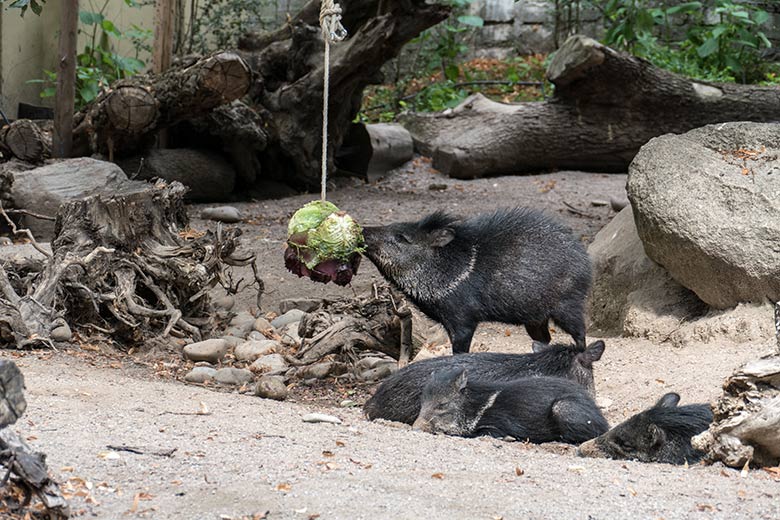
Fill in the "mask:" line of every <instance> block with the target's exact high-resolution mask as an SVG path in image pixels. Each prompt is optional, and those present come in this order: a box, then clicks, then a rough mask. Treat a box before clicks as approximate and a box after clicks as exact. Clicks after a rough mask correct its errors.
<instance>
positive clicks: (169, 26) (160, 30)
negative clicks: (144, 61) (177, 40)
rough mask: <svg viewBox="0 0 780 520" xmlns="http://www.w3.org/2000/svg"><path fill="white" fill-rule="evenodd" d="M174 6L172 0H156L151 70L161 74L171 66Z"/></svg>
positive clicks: (174, 3)
mask: <svg viewBox="0 0 780 520" xmlns="http://www.w3.org/2000/svg"><path fill="white" fill-rule="evenodd" d="M175 6H176V2H175V1H174V0H157V2H156V5H155V9H156V13H155V21H154V55H153V56H152V70H153V71H154V73H155V74H161V73H163V72H165V71H166V70H168V68H169V67H170V66H171V56H172V55H173V17H174V8H175Z"/></svg>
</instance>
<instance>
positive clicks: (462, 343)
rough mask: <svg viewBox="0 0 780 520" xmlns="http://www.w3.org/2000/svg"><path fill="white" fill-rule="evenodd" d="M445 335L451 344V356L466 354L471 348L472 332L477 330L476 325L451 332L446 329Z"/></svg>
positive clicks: (461, 327)
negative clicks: (448, 337)
mask: <svg viewBox="0 0 780 520" xmlns="http://www.w3.org/2000/svg"><path fill="white" fill-rule="evenodd" d="M445 328H446V329H447V334H449V336H450V343H452V353H453V354H466V353H467V352H468V351H469V349H470V348H471V338H473V337H474V331H475V330H476V329H477V326H476V325H469V326H463V325H461V326H460V327H459V328H457V329H455V330H452V329H450V328H449V327H446V326H445Z"/></svg>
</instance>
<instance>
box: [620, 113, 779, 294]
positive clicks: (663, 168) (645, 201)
mask: <svg viewBox="0 0 780 520" xmlns="http://www.w3.org/2000/svg"><path fill="white" fill-rule="evenodd" d="M779 156H780V124H768V123H765V124H762V123H724V124H718V125H708V126H705V127H702V128H698V129H696V130H692V131H690V132H687V133H685V134H682V135H664V136H661V137H656V138H655V139H652V140H651V141H650V142H648V143H647V144H646V145H645V146H643V147H642V149H641V150H640V151H639V153H638V154H637V155H636V157H635V158H634V161H633V162H632V163H631V166H630V168H629V175H628V196H629V199H630V200H631V203H632V206H633V208H634V217H635V220H636V226H637V231H638V233H639V237H640V238H641V239H642V242H643V244H644V249H645V252H646V253H647V256H649V257H650V258H651V259H652V260H654V261H655V262H657V263H658V264H660V265H662V266H663V267H664V268H666V270H667V271H669V273H670V274H671V275H672V277H673V278H674V279H675V280H676V281H677V282H679V283H680V284H682V285H683V286H685V287H687V288H689V289H691V290H692V291H694V292H695V293H696V295H697V296H698V297H699V298H700V299H701V300H703V301H704V302H706V303H707V304H709V305H710V306H712V307H714V308H718V309H725V308H730V307H733V306H735V305H737V304H738V303H740V302H761V301H765V299H766V298H770V299H772V300H773V301H777V300H780V160H778V157H779Z"/></svg>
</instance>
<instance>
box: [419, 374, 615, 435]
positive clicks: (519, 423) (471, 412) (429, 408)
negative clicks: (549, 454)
mask: <svg viewBox="0 0 780 520" xmlns="http://www.w3.org/2000/svg"><path fill="white" fill-rule="evenodd" d="M414 426H415V428H418V429H421V430H424V431H428V432H430V433H445V434H448V435H459V436H462V437H476V436H479V435H490V436H493V437H500V438H503V437H513V438H515V439H517V440H521V441H525V440H527V441H530V442H536V443H540V442H551V441H559V442H568V443H571V444H579V443H581V442H583V441H586V440H588V439H592V438H594V437H597V436H598V435H601V434H602V433H604V432H606V431H607V430H608V429H609V425H608V424H607V421H606V420H605V419H604V416H602V415H601V412H600V411H599V409H598V407H597V406H596V403H594V402H593V398H592V397H591V396H590V395H589V394H588V392H587V391H586V390H585V389H584V388H583V387H582V386H580V385H578V384H576V383H573V382H572V381H568V380H566V379H561V378H557V377H525V378H520V379H516V380H514V381H509V382H487V381H472V380H471V379H470V378H469V377H468V372H467V370H465V369H463V368H462V367H460V368H450V369H447V370H443V371H440V372H434V374H433V375H432V376H431V377H430V379H429V381H428V384H426V386H425V388H424V389H423V395H422V408H421V410H420V415H419V417H418V418H417V420H416V421H415V423H414Z"/></svg>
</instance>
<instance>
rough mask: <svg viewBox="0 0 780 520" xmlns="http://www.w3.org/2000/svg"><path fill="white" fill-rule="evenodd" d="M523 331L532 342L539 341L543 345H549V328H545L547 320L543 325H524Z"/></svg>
mask: <svg viewBox="0 0 780 520" xmlns="http://www.w3.org/2000/svg"><path fill="white" fill-rule="evenodd" d="M525 330H526V332H528V335H529V336H531V339H532V340H534V341H541V342H542V343H544V344H545V345H548V344H549V343H550V340H551V339H552V338H550V327H548V326H547V320H544V323H526V324H525Z"/></svg>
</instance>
